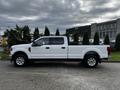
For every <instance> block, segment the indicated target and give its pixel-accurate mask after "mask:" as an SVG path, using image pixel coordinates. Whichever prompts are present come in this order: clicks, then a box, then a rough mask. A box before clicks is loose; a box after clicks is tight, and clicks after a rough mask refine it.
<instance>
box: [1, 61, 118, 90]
mask: <svg viewBox="0 0 120 90" xmlns="http://www.w3.org/2000/svg"><path fill="white" fill-rule="evenodd" d="M119 89H120V63H102V64H101V65H99V66H98V67H97V68H92V69H90V68H85V67H83V66H81V65H79V64H78V63H40V64H33V65H31V66H28V67H22V68H18V67H14V66H13V65H12V64H10V62H8V61H0V90H119Z"/></svg>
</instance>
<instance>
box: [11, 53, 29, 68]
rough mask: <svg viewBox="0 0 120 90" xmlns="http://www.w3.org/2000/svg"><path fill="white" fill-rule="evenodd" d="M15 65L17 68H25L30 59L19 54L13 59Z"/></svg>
mask: <svg viewBox="0 0 120 90" xmlns="http://www.w3.org/2000/svg"><path fill="white" fill-rule="evenodd" d="M13 61H14V65H15V66H17V67H23V66H26V65H27V64H28V58H27V57H26V56H25V55H23V54H17V55H15V56H14V57H13Z"/></svg>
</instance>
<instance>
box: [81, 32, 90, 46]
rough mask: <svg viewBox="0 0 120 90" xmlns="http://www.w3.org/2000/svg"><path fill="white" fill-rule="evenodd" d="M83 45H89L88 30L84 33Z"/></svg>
mask: <svg viewBox="0 0 120 90" xmlns="http://www.w3.org/2000/svg"><path fill="white" fill-rule="evenodd" d="M82 43H83V45H89V35H88V33H87V32H85V33H84V35H83V42H82Z"/></svg>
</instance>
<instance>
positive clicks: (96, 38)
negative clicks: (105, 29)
mask: <svg viewBox="0 0 120 90" xmlns="http://www.w3.org/2000/svg"><path fill="white" fill-rule="evenodd" d="M93 44H94V45H99V35H98V33H97V32H96V33H95V36H94V42H93Z"/></svg>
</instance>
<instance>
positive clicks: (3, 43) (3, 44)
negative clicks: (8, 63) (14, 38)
mask: <svg viewBox="0 0 120 90" xmlns="http://www.w3.org/2000/svg"><path fill="white" fill-rule="evenodd" d="M1 44H2V47H3V48H4V51H6V48H7V38H6V37H4V36H3V37H2V42H1Z"/></svg>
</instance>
